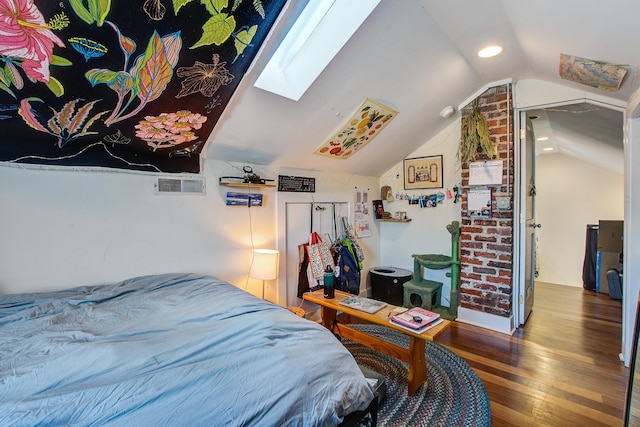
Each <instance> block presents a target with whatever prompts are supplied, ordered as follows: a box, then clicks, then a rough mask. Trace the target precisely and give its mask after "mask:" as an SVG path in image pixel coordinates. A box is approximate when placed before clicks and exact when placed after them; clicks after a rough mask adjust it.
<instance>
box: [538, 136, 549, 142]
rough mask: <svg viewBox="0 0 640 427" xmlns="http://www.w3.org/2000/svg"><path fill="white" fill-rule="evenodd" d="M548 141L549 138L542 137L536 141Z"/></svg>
mask: <svg viewBox="0 0 640 427" xmlns="http://www.w3.org/2000/svg"><path fill="white" fill-rule="evenodd" d="M548 139H549V137H548V136H541V137H540V138H536V141H546V140H548Z"/></svg>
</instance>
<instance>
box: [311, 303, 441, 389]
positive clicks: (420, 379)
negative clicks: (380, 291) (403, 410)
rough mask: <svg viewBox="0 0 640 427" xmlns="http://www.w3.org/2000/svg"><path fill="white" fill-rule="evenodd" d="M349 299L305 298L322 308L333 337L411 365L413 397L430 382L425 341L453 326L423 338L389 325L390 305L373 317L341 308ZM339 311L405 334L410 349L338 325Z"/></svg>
mask: <svg viewBox="0 0 640 427" xmlns="http://www.w3.org/2000/svg"><path fill="white" fill-rule="evenodd" d="M350 296H353V295H351V294H348V293H346V292H341V291H336V292H335V298H325V297H324V292H323V291H322V290H320V291H315V292H309V293H306V294H304V299H305V300H307V301H310V302H312V303H315V304H318V305H319V306H320V314H321V316H322V324H323V326H324V327H326V328H327V329H329V330H330V331H332V332H333V333H335V334H337V335H339V336H341V337H344V338H347V339H350V340H353V341H356V342H359V343H360V344H362V345H365V346H367V347H370V348H372V349H374V350H377V351H380V352H382V353H385V354H388V355H389V356H392V357H395V358H396V359H400V360H402V361H404V362H407V363H408V364H409V381H408V382H409V389H408V394H409V396H412V395H413V394H415V392H416V391H417V390H418V389H419V388H420V386H421V385H422V384H425V383H426V382H427V362H426V359H425V345H426V341H433V340H434V339H435V338H436V337H437V336H438V335H440V334H441V333H442V332H444V331H445V330H446V329H447V328H448V327H449V326H450V325H451V322H450V321H448V320H443V321H442V323H440V324H439V325H436V326H434V327H433V328H431V329H429V330H427V331H425V332H423V333H422V334H416V333H414V332H411V331H409V330H407V329H404V328H401V327H400V326H396V325H394V324H392V323H390V322H389V317H391V312H392V311H393V310H394V309H395V308H396V306H395V305H391V304H387V305H386V306H385V307H384V308H383V309H382V310H380V311H378V312H376V313H373V314H370V313H367V312H364V311H361V310H356V309H353V308H350V307H347V306H344V305H341V304H340V301H342V300H343V299H345V298H347V297H350ZM338 311H341V312H343V313H345V314H348V315H350V316H353V317H355V318H357V319H361V320H364V321H366V322H368V323H372V324H374V325H380V326H386V327H388V328H391V329H395V330H396V331H399V332H402V333H403V334H405V335H407V336H408V337H409V348H408V349H407V348H405V347H402V346H399V345H397V344H393V343H391V342H388V341H385V340H383V339H381V338H378V337H375V336H373V335H369V334H367V333H365V332H362V331H360V330H358V329H355V328H352V327H350V326H348V325H345V324H342V323H339V322H338V320H337V312H338Z"/></svg>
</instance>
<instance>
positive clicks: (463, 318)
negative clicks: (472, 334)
mask: <svg viewBox="0 0 640 427" xmlns="http://www.w3.org/2000/svg"><path fill="white" fill-rule="evenodd" d="M456 320H457V321H458V322H462V323H467V324H469V325H474V326H479V327H481V328H485V329H490V330H492V331H496V332H500V333H503V334H508V335H513V333H514V332H515V328H513V327H512V326H511V325H512V324H513V316H509V317H502V316H496V315H495V314H489V313H483V312H482V311H477V310H470V309H468V308H465V307H458V317H457V318H456Z"/></svg>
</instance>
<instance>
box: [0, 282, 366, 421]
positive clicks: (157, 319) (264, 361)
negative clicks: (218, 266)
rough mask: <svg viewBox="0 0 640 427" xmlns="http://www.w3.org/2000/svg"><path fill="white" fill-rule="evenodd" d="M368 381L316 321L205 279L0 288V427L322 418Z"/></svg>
mask: <svg viewBox="0 0 640 427" xmlns="http://www.w3.org/2000/svg"><path fill="white" fill-rule="evenodd" d="M374 401H375V399H374V393H373V391H372V388H371V386H370V385H369V383H368V382H367V380H366V378H365V377H364V376H363V374H362V372H361V371H360V369H359V368H358V365H357V364H356V362H355V360H354V359H353V357H352V356H351V354H350V353H349V352H348V351H347V350H346V349H345V348H344V346H342V344H341V343H340V342H339V341H338V340H337V339H336V338H335V337H334V336H333V335H332V334H331V333H330V332H329V331H327V330H326V329H325V328H324V327H322V326H320V325H319V324H316V323H315V322H312V321H309V320H307V319H303V318H300V317H297V316H296V315H294V314H293V313H292V312H290V311H288V310H286V309H284V308H282V307H279V306H277V305H275V304H272V303H269V302H266V301H263V300H261V299H259V298H256V297H255V296H253V295H251V294H249V293H247V292H245V291H243V290H242V289H239V288H237V287H235V286H233V285H231V284H229V283H226V282H224V281H221V280H218V279H216V278H214V277H211V276H204V275H195V274H165V275H153V276H143V277H137V278H133V279H129V280H125V281H122V282H119V283H115V284H109V285H98V286H83V287H77V288H73V289H68V290H62V291H56V292H50V293H35V294H17V295H7V296H0V425H3V426H4V425H11V426H34V425H74V426H75V425H82V426H84V425H117V426H151V425H152V426H161V425H166V426H171V425H180V426H184V425H189V426H198V425H203V426H250V425H252V426H253V425H256V426H328V425H338V424H340V423H343V425H345V424H346V423H347V422H352V421H349V420H353V419H354V415H356V414H358V416H359V414H362V413H364V412H365V411H367V410H368V409H370V408H371V406H370V405H371V404H372V402H374Z"/></svg>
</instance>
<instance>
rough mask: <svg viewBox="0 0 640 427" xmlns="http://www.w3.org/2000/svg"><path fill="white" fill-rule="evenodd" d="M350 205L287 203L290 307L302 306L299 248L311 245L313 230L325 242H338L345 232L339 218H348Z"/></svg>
mask: <svg viewBox="0 0 640 427" xmlns="http://www.w3.org/2000/svg"><path fill="white" fill-rule="evenodd" d="M348 214H349V205H348V203H345V202H324V203H310V202H287V203H286V242H287V247H286V254H285V256H286V265H287V300H286V301H287V305H288V306H299V305H300V304H301V302H302V300H300V299H299V298H298V296H297V295H298V266H299V256H298V246H299V245H301V244H303V243H308V242H309V236H310V234H311V231H315V232H316V233H318V234H320V236H321V237H322V239H323V240H327V239H331V240H335V239H336V236H337V237H338V238H339V237H340V234H341V233H342V230H341V225H340V222H339V221H338V218H340V217H341V216H348Z"/></svg>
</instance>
